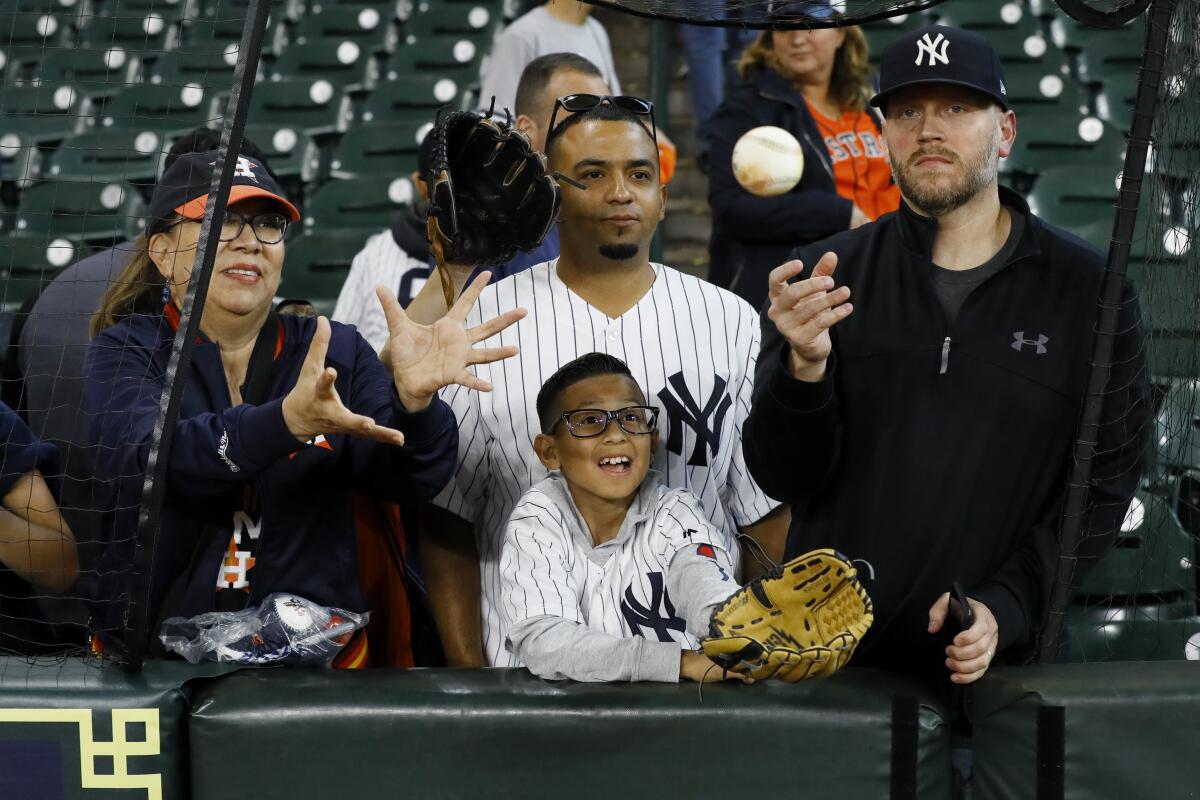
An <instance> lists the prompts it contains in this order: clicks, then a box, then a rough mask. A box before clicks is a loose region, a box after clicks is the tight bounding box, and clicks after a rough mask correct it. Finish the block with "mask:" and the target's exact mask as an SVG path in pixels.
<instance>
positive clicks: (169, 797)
mask: <svg viewBox="0 0 1200 800" xmlns="http://www.w3.org/2000/svg"><path fill="white" fill-rule="evenodd" d="M224 671H227V670H225V669H224V668H222V667H217V666H215V665H208V666H206V667H192V666H191V665H189V664H187V663H185V662H182V661H175V662H146V668H145V671H143V672H142V673H141V674H140V675H127V674H125V673H124V672H123V671H122V670H121V669H120V667H116V666H110V665H105V666H101V664H100V663H99V662H96V661H93V660H87V661H84V660H80V659H69V660H63V661H49V660H45V661H40V662H38V663H36V664H34V665H31V664H29V663H28V662H27V661H26V660H24V659H20V658H0V798H3V800H134V798H136V799H137V800H160V798H166V800H183V799H184V798H187V796H188V768H187V758H188V750H187V713H188V700H187V687H186V683H187V682H188V681H189V680H191V679H192V678H196V677H200V676H203V675H212V674H216V673H218V672H224Z"/></svg>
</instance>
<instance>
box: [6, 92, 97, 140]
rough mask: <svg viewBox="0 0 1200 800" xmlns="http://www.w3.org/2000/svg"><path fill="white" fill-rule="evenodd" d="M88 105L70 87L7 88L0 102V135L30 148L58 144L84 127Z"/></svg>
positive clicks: (84, 99)
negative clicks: (5, 135) (32, 145)
mask: <svg viewBox="0 0 1200 800" xmlns="http://www.w3.org/2000/svg"><path fill="white" fill-rule="evenodd" d="M87 113H88V102H87V100H86V98H84V97H83V95H82V93H80V92H78V91H77V90H76V89H75V87H73V86H71V85H70V84H62V83H58V84H56V83H49V82H47V83H43V84H41V85H40V86H24V87H8V88H5V89H4V93H3V95H2V102H0V134H12V135H15V136H19V137H20V138H21V139H23V140H25V141H28V142H31V143H33V144H47V143H50V142H57V141H61V140H63V139H65V138H67V137H68V136H70V135H71V134H73V133H75V132H76V131H79V130H82V129H83V128H84V127H86V125H87V121H88V120H87V116H86V115H87Z"/></svg>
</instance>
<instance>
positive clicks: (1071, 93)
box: [1004, 61, 1091, 134]
mask: <svg viewBox="0 0 1200 800" xmlns="http://www.w3.org/2000/svg"><path fill="white" fill-rule="evenodd" d="M1004 86H1005V88H1006V89H1007V90H1008V102H1009V103H1011V104H1012V105H1014V106H1016V107H1017V108H1033V107H1038V106H1053V107H1056V108H1059V109H1060V110H1063V111H1065V112H1069V113H1079V112H1080V111H1082V110H1085V109H1089V108H1090V106H1091V93H1090V92H1088V90H1087V89H1085V88H1084V87H1083V86H1081V85H1079V83H1078V82H1077V81H1076V80H1075V79H1074V78H1072V77H1071V75H1070V69H1069V68H1068V66H1067V64H1066V62H1065V61H1063V62H1061V63H1059V64H1054V63H1053V62H1049V61H1045V62H1036V61H1013V62H1010V63H1008V64H1005V65H1004ZM1019 123H1020V120H1018V134H1019V132H1020V127H1019Z"/></svg>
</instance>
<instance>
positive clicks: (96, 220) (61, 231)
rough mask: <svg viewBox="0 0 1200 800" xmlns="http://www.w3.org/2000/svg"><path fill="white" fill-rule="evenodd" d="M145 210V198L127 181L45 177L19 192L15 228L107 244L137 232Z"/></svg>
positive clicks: (44, 234) (47, 235) (127, 237)
mask: <svg viewBox="0 0 1200 800" xmlns="http://www.w3.org/2000/svg"><path fill="white" fill-rule="evenodd" d="M145 213H146V202H145V200H143V199H142V196H141V194H139V193H138V191H137V189H136V188H135V187H134V186H132V185H130V184H122V183H107V184H105V183H99V182H97V183H74V182H68V181H61V182H60V181H48V182H44V183H38V184H35V185H34V186H31V187H29V188H28V189H26V190H25V191H24V192H22V194H21V205H20V206H19V207H18V208H17V221H16V230H17V233H19V234H22V235H29V234H33V235H40V236H42V237H43V238H47V239H53V238H59V237H61V238H63V239H67V240H69V241H71V242H88V243H96V244H101V245H107V244H109V243H112V242H116V241H119V240H121V239H130V238H133V237H134V236H136V235H137V234H138V233H139V232H140V231H141V229H142V227H143V225H144V220H143V217H144V215H145Z"/></svg>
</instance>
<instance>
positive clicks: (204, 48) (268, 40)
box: [177, 12, 287, 56]
mask: <svg viewBox="0 0 1200 800" xmlns="http://www.w3.org/2000/svg"><path fill="white" fill-rule="evenodd" d="M245 27H246V18H245V13H244V12H242V14H241V15H240V16H238V15H233V16H227V15H223V16H216V17H201V18H200V19H197V20H189V21H188V22H187V24H185V25H184V26H183V32H182V34H181V40H180V44H179V47H178V48H177V49H179V50H183V51H186V52H189V53H212V52H218V53H225V52H228V51H229V49H230V46H231V45H232V46H233V47H234V48H237V46H238V45H239V43H240V42H241V41H242V31H243V29H244V28H245ZM286 38H287V19H286V18H285V17H284V16H283V15H282V14H278V15H276V14H272V15H271V16H270V17H269V18H268V20H267V30H266V34H265V35H264V37H263V45H262V54H263V55H264V56H267V55H274V54H276V53H278V52H279V51H280V50H281V49H282V47H283V43H284V41H285V40H286Z"/></svg>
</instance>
